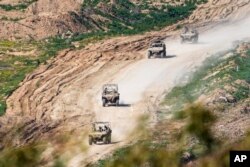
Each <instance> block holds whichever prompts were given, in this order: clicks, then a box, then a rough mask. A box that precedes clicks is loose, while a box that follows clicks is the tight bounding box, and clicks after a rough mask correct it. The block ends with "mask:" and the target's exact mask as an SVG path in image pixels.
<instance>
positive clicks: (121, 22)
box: [81, 0, 206, 35]
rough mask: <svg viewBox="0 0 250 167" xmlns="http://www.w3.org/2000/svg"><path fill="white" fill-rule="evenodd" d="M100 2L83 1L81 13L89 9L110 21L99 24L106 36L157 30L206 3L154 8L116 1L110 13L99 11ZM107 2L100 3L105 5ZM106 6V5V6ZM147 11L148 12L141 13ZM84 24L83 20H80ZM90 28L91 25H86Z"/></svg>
mask: <svg viewBox="0 0 250 167" xmlns="http://www.w3.org/2000/svg"><path fill="white" fill-rule="evenodd" d="M99 2H100V0H94V1H92V0H88V1H84V4H83V7H82V8H83V9H82V10H83V11H85V9H91V10H92V11H93V12H94V13H96V14H98V15H100V16H102V17H104V18H106V19H108V20H110V21H105V22H102V23H100V25H101V27H106V28H108V32H106V33H107V34H112V35H120V34H126V35H131V34H138V33H143V32H146V31H149V30H159V29H161V28H163V27H165V26H167V25H171V24H173V23H176V22H177V21H179V20H181V19H183V18H185V17H187V16H189V15H190V14H191V12H192V11H193V10H194V9H195V8H196V5H197V4H200V3H204V2H206V1H205V0H187V1H185V5H179V6H178V5H177V6H171V5H165V4H163V5H162V6H161V8H156V7H153V6H150V5H149V2H147V1H143V3H141V4H139V5H135V4H133V3H131V2H130V1H129V0H118V1H116V3H115V4H114V5H112V6H111V7H110V11H109V12H106V11H105V10H102V9H99V8H98V7H96V5H97V4H98V3H99ZM107 2H108V1H102V3H106V4H107ZM107 6H108V5H107ZM143 10H147V11H148V12H142V11H143ZM81 21H82V23H83V24H85V21H84V19H83V20H81ZM86 26H87V27H90V26H91V25H90V24H88V25H86Z"/></svg>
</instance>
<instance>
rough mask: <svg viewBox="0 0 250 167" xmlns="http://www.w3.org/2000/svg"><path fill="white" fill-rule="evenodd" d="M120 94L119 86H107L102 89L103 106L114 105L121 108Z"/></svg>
mask: <svg viewBox="0 0 250 167" xmlns="http://www.w3.org/2000/svg"><path fill="white" fill-rule="evenodd" d="M119 99H120V93H119V92H118V85H117V84H105V85H103V88H102V106H103V107H106V105H109V104H113V105H116V106H119Z"/></svg>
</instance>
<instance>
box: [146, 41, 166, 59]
mask: <svg viewBox="0 0 250 167" xmlns="http://www.w3.org/2000/svg"><path fill="white" fill-rule="evenodd" d="M166 55H167V54H166V45H165V43H164V42H162V41H154V42H152V43H151V44H150V46H149V48H148V58H149V59H150V58H151V57H155V58H156V57H160V58H164V57H166Z"/></svg>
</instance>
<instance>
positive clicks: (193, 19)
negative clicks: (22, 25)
mask: <svg viewBox="0 0 250 167" xmlns="http://www.w3.org/2000/svg"><path fill="white" fill-rule="evenodd" d="M55 2H57V1H55ZM58 2H59V1H58ZM220 2H221V1H209V3H208V4H205V5H201V6H200V7H199V8H198V9H197V11H195V12H194V13H193V14H192V15H191V16H190V18H189V19H187V20H185V21H183V22H180V23H179V24H184V23H192V24H193V26H196V25H197V27H198V28H200V30H201V32H203V31H204V34H205V35H204V36H205V37H210V36H211V35H214V36H217V35H218V34H216V33H215V34H214V33H211V31H216V30H218V32H219V33H223V34H231V33H232V30H233V31H234V30H236V29H237V27H234V26H233V24H234V23H235V22H233V21H232V20H240V19H242V17H243V16H249V15H247V14H249V12H250V11H249V5H250V2H249V1H244V2H246V3H244V4H243V5H242V4H240V5H238V6H237V5H235V2H236V1H230V2H225V3H220ZM237 2H239V1H237ZM242 2H243V1H242ZM38 3H40V1H38ZM232 6H236V7H235V8H233V10H232V12H231V13H230V14H228V15H225V16H224V15H223V11H224V10H225V9H226V8H230V7H232ZM59 9H60V8H59ZM70 10H73V9H70ZM74 10H77V7H76V8H74ZM207 10H211V13H214V15H213V16H211V17H209V15H207V16H206V13H207V12H206V11H207ZM15 12H16V11H15ZM220 15H223V16H224V17H222V18H220V17H219V19H218V16H220ZM198 16H200V17H198ZM32 17H33V16H32ZM32 17H31V18H32ZM42 17H48V16H47V15H44V16H42ZM227 19H228V23H227V24H225V25H222V27H220V26H218V27H216V28H215V29H212V30H211V31H205V30H206V29H208V28H210V27H211V26H215V25H216V24H218V23H221V21H225V20H227ZM247 19H248V20H247V21H249V18H247ZM42 20H46V19H42ZM244 21H245V20H244ZM244 21H243V22H239V25H240V26H239V27H240V30H242V29H243V30H245V27H244V26H246V27H248V25H249V22H247V21H246V22H244ZM214 23H216V24H214ZM14 24H16V23H14ZM32 24H33V23H32ZM41 27H42V26H41ZM51 27H53V26H51ZM176 27H177V25H173V26H170V27H167V28H165V29H163V30H162V31H159V32H150V33H146V34H144V35H135V36H126V37H116V38H111V39H107V40H103V41H100V42H97V43H94V44H93V43H90V44H89V45H87V46H86V47H85V48H83V49H79V50H77V49H67V50H64V51H62V52H61V53H59V55H58V56H57V57H55V58H54V59H51V60H50V61H48V62H47V64H43V65H41V66H40V67H39V68H38V69H36V70H35V71H34V72H33V73H32V74H29V75H28V76H27V77H26V78H25V80H24V81H23V82H22V83H21V84H20V87H19V88H18V89H17V90H16V91H15V92H14V93H13V94H12V95H11V96H10V97H9V98H8V99H7V104H8V108H7V112H6V114H5V115H4V116H3V117H1V118H0V133H1V144H2V146H3V147H6V148H8V147H9V146H20V145H26V144H27V143H32V142H33V141H37V140H43V141H50V142H52V143H53V139H54V138H56V136H57V135H60V134H62V133H66V132H70V133H71V135H76V134H79V133H80V132H86V129H88V128H89V123H90V122H92V121H94V120H96V119H101V118H102V117H101V116H102V114H104V115H105V112H104V113H100V112H101V111H100V110H102V107H100V105H99V95H100V94H99V93H100V92H99V90H100V88H101V85H102V84H103V83H106V82H116V81H117V82H119V83H122V84H123V85H124V87H125V86H126V85H127V84H128V83H136V84H138V83H140V82H142V81H143V82H142V85H143V86H142V87H139V88H138V87H133V86H134V85H133V84H131V85H130V86H129V88H131V90H136V88H138V89H139V90H138V92H136V93H137V94H136V95H138V96H139V97H138V98H135V99H136V100H134V99H132V100H131V99H128V102H129V103H132V107H127V108H126V107H124V108H122V107H121V108H119V110H120V111H121V113H122V115H119V114H117V113H116V114H115V111H116V108H112V107H111V108H108V109H106V110H107V111H106V110H105V111H106V113H108V112H109V111H108V110H110V113H108V114H106V115H105V117H104V118H107V119H111V121H114V120H115V119H116V118H117V120H118V122H117V121H114V124H115V125H117V126H116V129H114V131H120V130H122V129H125V131H126V133H125V132H124V136H122V140H124V139H125V138H126V136H127V135H128V134H129V132H131V131H133V129H134V126H135V125H131V126H128V127H127V128H124V127H126V126H125V125H126V121H132V122H136V118H137V116H138V115H141V114H143V112H147V110H148V106H147V105H146V104H145V101H146V102H148V103H149V104H151V101H153V103H154V102H155V100H157V98H158V96H157V97H156V95H159V96H160V95H161V93H162V92H163V91H164V90H165V89H169V88H171V87H172V86H174V85H175V84H176V83H178V82H177V81H178V79H179V77H181V76H182V75H183V71H185V70H187V71H191V70H192V69H193V68H194V66H195V65H200V63H201V62H202V60H204V58H205V57H207V56H209V55H210V54H208V55H206V54H207V53H208V52H209V49H211V50H212V51H211V52H215V53H216V52H217V51H221V50H224V49H230V47H232V45H231V43H232V42H233V41H234V40H242V39H243V38H245V37H248V35H249V32H248V31H244V32H243V31H239V33H235V34H234V35H232V36H229V37H228V36H227V35H223V36H221V37H220V36H219V35H218V38H217V39H218V40H219V43H213V38H212V39H211V38H205V39H204V40H202V41H201V43H200V44H198V45H197V46H196V45H184V46H182V45H180V43H179V39H177V37H176V35H177V34H178V33H179V30H176ZM224 27H225V28H226V30H227V31H226V30H225V32H224ZM45 29H46V28H45ZM40 30H41V29H39V31H40ZM53 30H54V29H53ZM46 31H48V34H49V33H50V29H46ZM10 32H11V31H10ZM34 32H35V34H39V35H40V34H41V37H42V36H43V35H42V34H43V32H45V30H42V31H41V33H37V32H38V29H37V31H36V29H34ZM53 33H54V32H52V33H51V34H53ZM20 34H21V33H20ZM46 34H47V33H46ZM43 37H44V36H43ZM166 37H168V38H167V39H166V44H167V46H168V50H169V54H172V55H173V58H172V59H166V60H163V61H162V60H159V61H158V60H155V61H154V60H152V62H150V61H148V60H141V59H143V58H144V55H145V51H146V48H147V46H148V44H149V43H150V42H151V41H152V40H154V39H165V38H166ZM201 39H202V38H201ZM207 40H208V41H209V43H207V44H206V41H207ZM224 41H227V43H226V44H228V45H226V46H224V47H220V44H222V43H223V44H224ZM203 42H204V43H203ZM180 47H183V49H180ZM194 50H195V51H196V54H193V51H194ZM174 55H175V56H176V57H175V56H174ZM180 64H181V65H180ZM171 70H172V71H171ZM134 71H136V72H135V73H132V72H134ZM145 71H146V72H147V74H151V75H150V76H154V75H156V78H155V77H151V78H149V79H148V77H147V75H145V73H144V72H145ZM124 72H125V73H126V72H129V73H127V74H125V73H124ZM130 74H131V75H130ZM132 74H133V75H132ZM162 74H164V76H166V78H165V80H164V81H163V82H158V83H162V84H163V85H157V84H156V86H155V85H154V86H152V84H155V83H154V82H155V80H157V79H160V81H162V80H161V79H162ZM169 74H171V75H169ZM138 77H139V78H138ZM140 77H141V79H142V80H141V81H140ZM166 85H167V86H166ZM150 86H152V87H150ZM157 86H159V87H157ZM147 88H152V89H147ZM153 88H157V89H153ZM126 90H127V89H126V87H125V88H122V89H121V91H123V93H124V92H126ZM131 93H132V92H131ZM152 94H153V98H152V99H151V100H150V97H151V96H152ZM127 96H129V95H127ZM124 97H126V95H125V96H124ZM138 101H139V102H142V103H139V104H137V102H138ZM125 103H126V101H125ZM133 103H134V104H133ZM141 106H143V109H141ZM145 106H146V107H145ZM131 110H132V111H133V113H132V112H130V111H131ZM128 112H129V113H131V115H129V116H128V115H127V113H128ZM121 118H122V119H121ZM122 120H124V122H122ZM119 123H120V124H121V126H119ZM17 132H18V133H17ZM118 136H119V135H118ZM122 144H124V143H122ZM117 146H119V144H117V145H116V144H114V146H112V145H111V146H110V145H109V146H103V147H100V148H99V147H98V148H97V147H93V148H92V150H91V151H92V152H91V151H90V152H89V156H88V157H93V156H95V155H96V154H98V155H99V156H102V155H103V154H100V152H102V151H103V150H105V151H107V152H104V153H108V152H109V151H112V150H113V149H114V148H116V147H117ZM79 157H80V158H78V157H76V158H75V159H73V160H72V162H71V163H72V164H73V166H74V165H75V164H78V165H81V162H82V160H83V158H82V157H81V155H80V156H79Z"/></svg>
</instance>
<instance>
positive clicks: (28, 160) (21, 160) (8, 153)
mask: <svg viewBox="0 0 250 167" xmlns="http://www.w3.org/2000/svg"><path fill="white" fill-rule="evenodd" d="M43 150H44V149H43V148H42V147H40V146H35V145H29V146H25V147H20V148H16V149H9V150H4V151H2V152H1V154H0V166H1V167H11V166H12V167H17V166H18V167H34V166H37V164H38V162H39V161H40V157H41V153H42V151H43Z"/></svg>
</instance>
